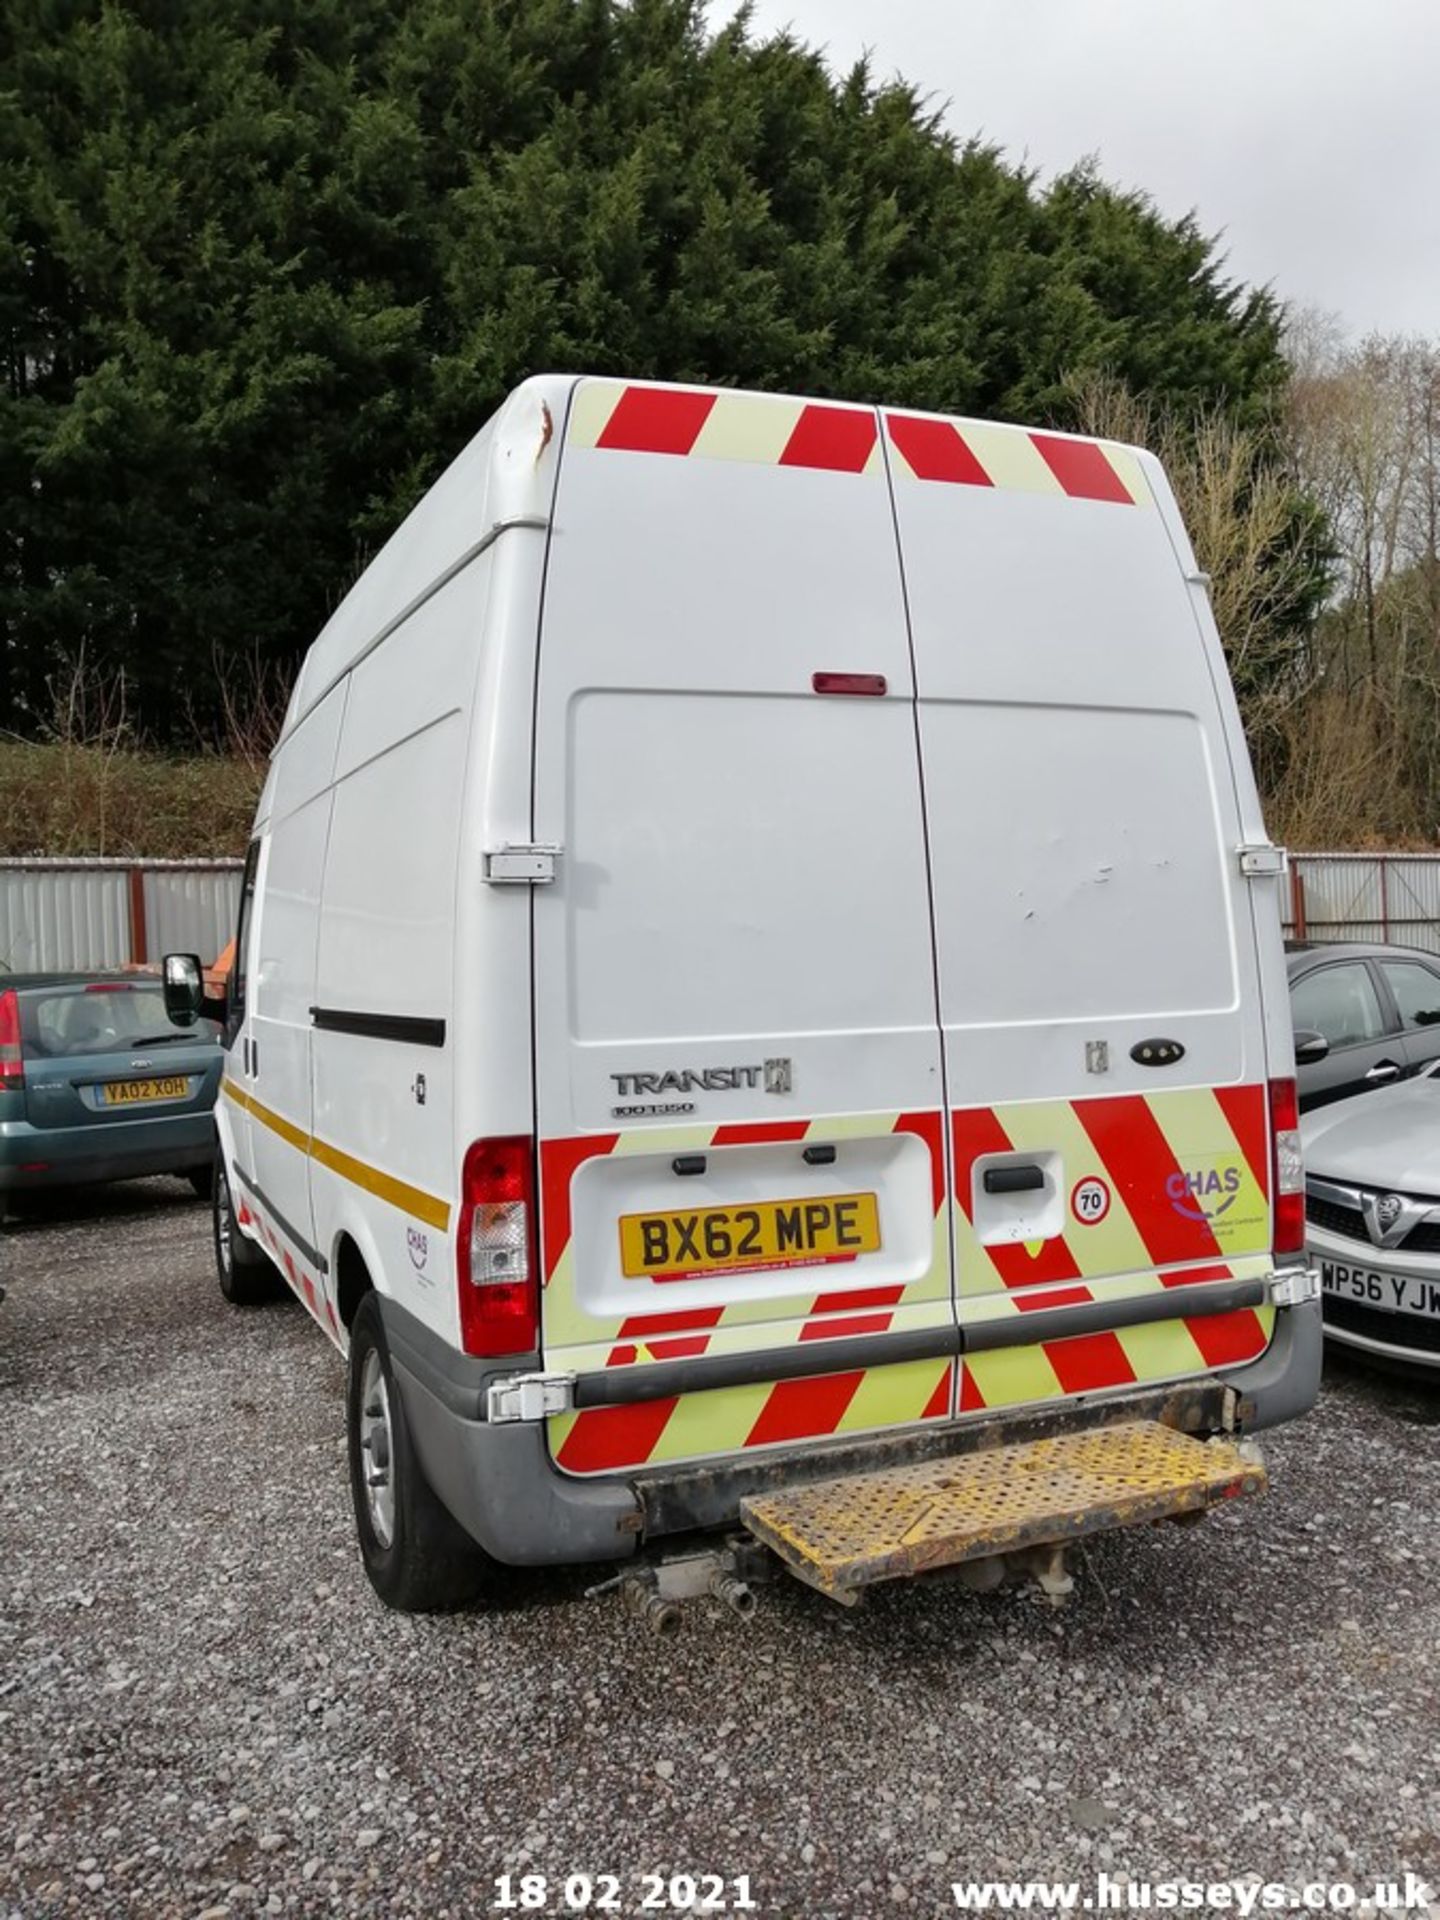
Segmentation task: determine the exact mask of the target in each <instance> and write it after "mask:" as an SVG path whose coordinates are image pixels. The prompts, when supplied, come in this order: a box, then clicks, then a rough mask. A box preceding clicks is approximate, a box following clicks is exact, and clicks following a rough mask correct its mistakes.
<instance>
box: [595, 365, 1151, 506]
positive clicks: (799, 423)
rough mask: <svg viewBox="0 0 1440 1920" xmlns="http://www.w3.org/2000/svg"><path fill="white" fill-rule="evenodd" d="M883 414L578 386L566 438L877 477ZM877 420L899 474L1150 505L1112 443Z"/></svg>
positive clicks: (839, 405)
mask: <svg viewBox="0 0 1440 1920" xmlns="http://www.w3.org/2000/svg"><path fill="white" fill-rule="evenodd" d="M881 417H882V416H881V415H880V414H878V413H877V412H876V410H875V408H873V407H862V406H851V405H846V404H845V403H843V402H838V401H829V400H792V399H789V398H787V397H784V396H780V395H774V394H761V393H736V392H733V391H731V390H730V389H727V388H719V389H714V388H712V389H706V388H694V387H664V386H650V385H646V384H643V383H633V382H625V381H619V380H587V381H585V382H584V383H583V384H582V385H581V386H580V388H579V389H578V391H577V392H576V395H575V400H574V403H573V405H572V407H571V411H570V424H569V428H568V431H567V434H566V439H567V441H568V444H569V445H571V446H573V447H584V448H597V449H600V450H614V451H619V452H624V453H660V454H671V455H677V456H680V457H681V458H685V457H689V456H692V455H693V456H695V457H697V458H699V459H704V460H740V461H748V462H749V463H751V464H752V465H758V466H778V467H805V468H810V469H812V470H814V469H819V470H823V471H826V472H830V473H877V472H880V471H882V470H883V468H884V464H885V462H884V450H883V449H882V447H881V444H880V434H879V421H880V418H881ZM883 418H884V421H885V435H886V441H887V443H888V445H889V447H890V449H891V452H892V454H893V465H894V468H895V470H896V472H897V473H898V474H899V475H900V476H901V477H903V478H906V479H917V480H942V481H949V482H952V483H957V484H959V485H962V486H977V487H992V488H1000V489H1003V490H1008V491H1013V492H1020V493H1035V494H1047V493H1048V494H1055V495H1059V496H1061V497H1069V498H1070V499H1075V500H1097V501H1109V502H1111V503H1113V504H1115V505H1121V506H1147V505H1150V504H1151V503H1152V495H1151V492H1150V488H1149V486H1148V485H1147V483H1146V480H1145V475H1144V473H1143V471H1142V470H1141V467H1140V463H1139V461H1138V460H1137V459H1136V458H1135V455H1134V454H1133V453H1132V452H1131V451H1130V449H1129V448H1128V447H1123V446H1119V445H1116V444H1115V443H1113V442H1111V441H1100V440H1086V439H1080V438H1075V437H1072V436H1070V435H1066V434H1055V433H1030V432H1027V431H1026V430H1025V429H1024V428H1023V427H1005V426H997V425H995V424H994V423H992V422H988V421H983V420H964V421H957V420H949V419H944V418H941V417H939V416H936V415H931V414H911V413H892V412H886V413H884V415H883Z"/></svg>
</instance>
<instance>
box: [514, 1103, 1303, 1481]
mask: <svg viewBox="0 0 1440 1920" xmlns="http://www.w3.org/2000/svg"><path fill="white" fill-rule="evenodd" d="M887 1121H888V1123H889V1128H893V1129H895V1130H908V1131H912V1132H915V1133H917V1134H919V1135H920V1136H921V1137H922V1138H924V1139H925V1140H926V1141H927V1144H928V1145H929V1147H930V1153H931V1167H932V1200H933V1203H934V1207H935V1221H936V1235H937V1238H936V1259H935V1261H934V1263H933V1264H932V1267H931V1270H930V1272H929V1273H928V1274H927V1275H926V1276H925V1277H924V1279H923V1280H922V1281H919V1282H917V1283H915V1284H914V1285H912V1286H910V1287H906V1288H901V1287H874V1288H868V1289H865V1288H857V1289H855V1290H853V1291H851V1292H848V1293H847V1292H845V1291H843V1290H836V1291H831V1292H828V1293H819V1294H816V1295H814V1296H811V1295H809V1294H808V1293H807V1294H806V1295H803V1296H796V1297H792V1298H790V1299H787V1300H785V1301H766V1302H751V1303H746V1302H744V1301H742V1302H740V1303H738V1304H731V1305H726V1306H721V1307H704V1308H690V1309H686V1308H676V1309H673V1310H667V1311H663V1312H658V1313H651V1314H641V1315H634V1316H631V1317H629V1318H626V1319H623V1320H616V1321H609V1322H604V1323H602V1322H599V1321H597V1320H596V1319H594V1318H593V1317H590V1316H587V1315H584V1314H583V1313H581V1311H580V1309H579V1307H578V1304H577V1303H576V1300H575V1295H574V1276H573V1270H572V1265H571V1261H572V1249H571V1217H570V1181H571V1179H572V1177H573V1175H574V1173H575V1170H576V1169H577V1167H579V1166H580V1165H581V1164H583V1162H584V1161H585V1160H586V1159H589V1158H591V1157H592V1156H594V1155H596V1154H606V1153H616V1152H619V1153H624V1152H631V1153H669V1152H675V1151H687V1150H689V1151H694V1150H696V1149H700V1148H704V1147H711V1146H721V1145H725V1144H742V1143H746V1142H754V1141H757V1140H776V1139H786V1140H801V1139H804V1138H805V1137H806V1136H807V1135H811V1134H813V1135H814V1136H815V1137H817V1138H819V1137H824V1138H832V1139H833V1138H834V1137H836V1135H837V1134H842V1135H843V1133H845V1132H850V1133H851V1134H860V1135H873V1134H876V1133H879V1132H883V1131H886V1130H888V1129H887V1124H886V1123H887ZM951 1125H952V1145H953V1150H954V1178H955V1186H956V1200H957V1204H956V1206H955V1208H954V1223H955V1253H956V1260H957V1271H958V1273H959V1276H960V1279H959V1286H960V1296H961V1300H960V1315H961V1320H962V1323H963V1324H966V1325H974V1324H978V1323H980V1322H985V1321H994V1320H996V1319H1013V1320H1014V1321H1015V1323H1016V1325H1015V1344H1014V1345H1012V1346H1007V1347H1004V1348H999V1349H996V1350H994V1351H991V1352H984V1353H977V1354H971V1355H967V1356H966V1358H965V1359H964V1361H963V1362H962V1363H961V1365H960V1367H959V1371H958V1380H957V1377H956V1369H955V1367H954V1365H953V1363H951V1362H949V1361H944V1360H936V1361H925V1362H906V1363H903V1364H900V1365H891V1366H879V1367H874V1368H868V1369H860V1370H856V1371H853V1372H847V1373H844V1374H829V1375H825V1376H823V1377H822V1378H821V1379H819V1380H803V1381H786V1382H781V1383H778V1384H771V1385H764V1384H760V1385H754V1386H747V1387H735V1388H717V1389H712V1390H708V1391H704V1392H697V1393H688V1394H681V1395H678V1396H671V1397H669V1398H666V1399H664V1400H655V1401H647V1402H642V1403H640V1404H637V1405H635V1406H626V1407H614V1408H597V1409H590V1410H587V1411H585V1412H583V1413H578V1414H567V1415H565V1416H563V1417H562V1418H560V1419H557V1420H554V1421H552V1422H551V1424H550V1442H551V1450H552V1454H553V1456H554V1457H555V1459H556V1460H557V1462H558V1464H559V1465H560V1466H562V1467H563V1468H565V1469H566V1470H567V1471H570V1472H574V1473H602V1472H611V1471H616V1470H619V1469H621V1468H626V1467H636V1466H641V1465H646V1464H656V1463H660V1462H664V1461H678V1460H682V1459H691V1458H700V1457H704V1456H707V1455H721V1454H726V1453H732V1452H739V1451H743V1450H745V1449H746V1448H749V1447H757V1446H769V1445H777V1444H781V1443H782V1442H793V1441H797V1440H803V1439H814V1438H820V1437H823V1436H825V1435H828V1434H832V1433H837V1432H860V1431H864V1430H866V1429H869V1428H874V1427H881V1426H890V1425H904V1424H907V1423H911V1422H915V1421H920V1420H933V1419H940V1418H946V1417H949V1416H950V1414H951V1412H952V1407H951V1402H950V1398H949V1396H950V1394H951V1392H952V1390H954V1389H955V1388H956V1387H957V1386H958V1402H957V1404H956V1405H955V1407H954V1409H953V1411H954V1412H956V1413H958V1414H960V1415H962V1416H963V1415H968V1414H976V1413H981V1412H984V1411H985V1410H987V1409H993V1408H997V1407H1014V1406H1018V1405H1022V1404H1026V1403H1031V1402H1039V1401H1045V1400H1051V1399H1058V1398H1063V1397H1065V1396H1066V1395H1070V1394H1079V1393H1095V1392H1100V1391H1105V1390H1110V1389H1116V1388H1123V1387H1126V1386H1132V1385H1144V1384H1153V1383H1158V1382H1161V1381H1166V1380H1178V1379H1183V1378H1185V1377H1187V1376H1191V1375H1194V1374H1197V1373H1204V1372H1207V1371H1209V1370H1210V1369H1212V1368H1215V1367H1222V1366H1235V1365H1239V1364H1241V1363H1243V1362H1244V1361H1247V1360H1251V1359H1254V1358H1256V1357H1258V1355H1259V1354H1261V1353H1263V1352H1264V1350H1265V1348H1266V1346H1267V1345H1268V1344H1269V1340H1270V1337H1271V1333H1272V1331H1273V1327H1274V1317H1275V1316H1274V1309H1273V1308H1270V1307H1268V1306H1267V1307H1262V1308H1244V1309H1241V1310H1239V1311H1237V1312H1233V1313H1226V1314H1217V1315H1208V1316H1207V1315H1197V1316H1193V1317H1191V1318H1189V1319H1185V1318H1180V1317H1177V1318H1176V1319H1173V1320H1162V1321H1156V1322H1153V1323H1150V1324H1148V1325H1144V1326H1139V1327H1130V1328H1122V1329H1119V1330H1116V1331H1113V1332H1111V1331H1103V1332H1098V1333H1093V1334H1081V1335H1076V1336H1073V1337H1071V1338H1069V1339H1064V1340H1049V1341H1043V1342H1035V1341H1027V1340H1026V1338H1025V1334H1024V1332H1023V1326H1024V1321H1025V1318H1026V1316H1027V1315H1029V1314H1031V1313H1033V1312H1035V1311H1038V1310H1042V1309H1046V1308H1054V1307H1063V1306H1071V1305H1078V1304H1083V1303H1088V1302H1093V1301H1103V1300H1111V1299H1113V1300H1117V1301H1118V1300H1124V1299H1128V1298H1132V1297H1134V1296H1135V1295H1138V1294H1146V1293H1159V1292H1163V1291H1165V1290H1166V1289H1168V1288H1173V1287H1179V1286H1193V1285H1197V1284H1203V1283H1204V1282H1206V1281H1219V1280H1229V1279H1249V1278H1254V1277H1258V1276H1260V1275H1261V1274H1264V1273H1267V1272H1268V1271H1269V1269H1270V1264H1271V1262H1270V1254H1269V1248H1270V1214H1269V1139H1268V1109H1267V1105H1266V1094H1265V1089H1264V1088H1263V1087H1261V1086H1251V1087H1235V1088H1220V1089H1214V1090H1212V1089H1208V1088H1198V1089H1186V1090H1177V1091H1172V1092H1165V1093H1159V1094H1150V1095H1141V1094H1133V1095H1123V1096H1117V1097H1112V1098H1105V1099H1088V1100H1073V1101H1030V1102H1019V1103H1015V1104H1013V1105H1008V1106H1000V1107H993V1108H991V1107H987V1108H971V1109H966V1110H962V1111H960V1112H958V1113H956V1114H954V1115H953V1116H952V1123H951ZM940 1147H941V1141H940V1116H939V1115H938V1114H934V1113H929V1114H912V1115H896V1116H894V1117H893V1118H892V1117H890V1116H884V1117H880V1116H875V1115H861V1116H856V1117H854V1118H846V1119H844V1120H837V1119H835V1118H830V1119H823V1120H814V1121H799V1122H788V1123H782V1124H780V1125H778V1126H777V1125H770V1126H765V1127H719V1128H703V1127H700V1128H697V1127H687V1128H676V1129H647V1130H637V1131H635V1132H632V1133H629V1134H625V1135H618V1134H606V1135H593V1136H590V1137H589V1138H586V1139H580V1140H557V1141H548V1142H545V1143H543V1144H542V1147H541V1193H542V1219H543V1231H544V1240H545V1249H546V1258H545V1269H546V1308H545V1312H546V1344H547V1348H554V1347H556V1346H559V1347H563V1348H565V1351H566V1359H567V1362H568V1363H569V1364H571V1365H573V1366H574V1367H575V1368H576V1370H577V1371H583V1370H586V1369H588V1368H592V1367H594V1368H598V1367H610V1366H625V1367H628V1366H637V1365H645V1364H647V1363H650V1362H655V1361H662V1360H669V1359H681V1358H692V1357H696V1356H698V1355H701V1354H711V1355H716V1354H720V1353H735V1352H747V1351H755V1350H757V1349H763V1348H770V1347H780V1346H786V1347H788V1346H794V1345H798V1344H800V1343H802V1342H807V1341H811V1340H817V1339H827V1338H830V1339H833V1338H839V1337H844V1336H847V1335H849V1336H854V1335H857V1334H866V1333H884V1332H887V1331H889V1330H890V1329H892V1328H899V1327H906V1328H909V1327H915V1326H939V1325H945V1324H947V1323H948V1318H949V1313H950V1300H949V1278H948V1263H947V1262H946V1260H945V1258H944V1247H943V1236H944V1218H945V1212H944V1179H943V1163H942V1157H941V1151H940ZM1013 1152H1022V1153H1040V1152H1058V1153H1059V1154H1060V1155H1061V1157H1062V1160H1063V1163H1064V1166H1065V1177H1066V1182H1067V1185H1068V1186H1069V1187H1070V1189H1071V1191H1072V1193H1073V1190H1074V1188H1075V1186H1077V1185H1078V1184H1079V1183H1080V1182H1081V1181H1082V1180H1084V1179H1087V1178H1099V1179H1103V1180H1104V1181H1105V1182H1106V1184H1107V1186H1108V1187H1109V1189H1110V1195H1111V1198H1110V1203H1109V1208H1108V1211H1107V1212H1106V1214H1105V1217H1104V1218H1103V1219H1102V1220H1101V1221H1100V1222H1098V1223H1097V1224H1094V1225H1088V1224H1084V1223H1082V1222H1081V1221H1080V1220H1078V1219H1077V1218H1076V1217H1075V1216H1074V1215H1073V1214H1067V1216H1066V1219H1065V1225H1064V1230H1063V1231H1062V1232H1060V1233H1058V1234H1056V1235H1053V1236H1052V1237H1050V1238H1048V1239H1045V1240H1040V1241H1035V1242H1032V1243H1030V1244H1028V1245H1020V1244H1015V1243H1005V1244H999V1245H994V1244H992V1245H986V1244H984V1243H983V1242H982V1240H981V1238H980V1236H979V1234H978V1233H977V1230H976V1227H975V1198H974V1188H975V1179H974V1174H975V1162H976V1161H977V1160H978V1159H980V1158H981V1157H982V1156H984V1155H987V1154H995V1153H1013ZM1187 1174H1197V1175H1199V1176H1201V1184H1202V1189H1203V1185H1204V1179H1203V1176H1205V1175H1207V1174H1215V1175H1217V1176H1218V1177H1219V1190H1220V1195H1221V1196H1222V1198H1207V1197H1206V1196H1205V1194H1204V1193H1203V1191H1202V1193H1201V1194H1200V1196H1199V1197H1198V1198H1196V1199H1195V1200H1194V1202H1193V1204H1192V1200H1191V1193H1190V1189H1189V1188H1188V1187H1186V1188H1185V1189H1184V1196H1185V1197H1184V1204H1183V1205H1181V1206H1177V1205H1176V1203H1175V1198H1174V1194H1173V1192H1172V1189H1171V1184H1170V1183H1171V1182H1172V1181H1174V1180H1175V1178H1176V1176H1185V1175H1187ZM1067 1201H1068V1196H1067ZM1207 1209H1213V1210H1211V1211H1207ZM1191 1216H1195V1217H1191Z"/></svg>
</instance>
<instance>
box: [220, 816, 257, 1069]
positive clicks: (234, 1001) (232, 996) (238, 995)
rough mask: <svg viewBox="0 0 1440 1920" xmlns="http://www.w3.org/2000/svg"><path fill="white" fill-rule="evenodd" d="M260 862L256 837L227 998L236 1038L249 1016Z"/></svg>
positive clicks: (228, 1023) (244, 879)
mask: <svg viewBox="0 0 1440 1920" xmlns="http://www.w3.org/2000/svg"><path fill="white" fill-rule="evenodd" d="M259 864H260V842H259V841H258V840H252V841H251V842H250V851H249V852H248V853H247V854H246V856H245V872H244V874H243V875H242V876H241V880H240V917H239V919H238V920H237V922H236V925H235V964H234V966H233V967H232V969H231V972H230V991H229V994H228V995H227V1000H226V1009H225V1011H226V1020H225V1030H226V1033H227V1034H228V1035H229V1036H230V1037H231V1038H233V1037H234V1035H235V1034H236V1032H237V1031H238V1030H239V1027H240V1022H241V1021H242V1020H243V1019H244V1018H245V988H246V985H247V982H248V980H249V975H250V955H249V946H250V919H251V910H252V908H253V906H254V903H255V869H256V868H257V867H258V866H259Z"/></svg>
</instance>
